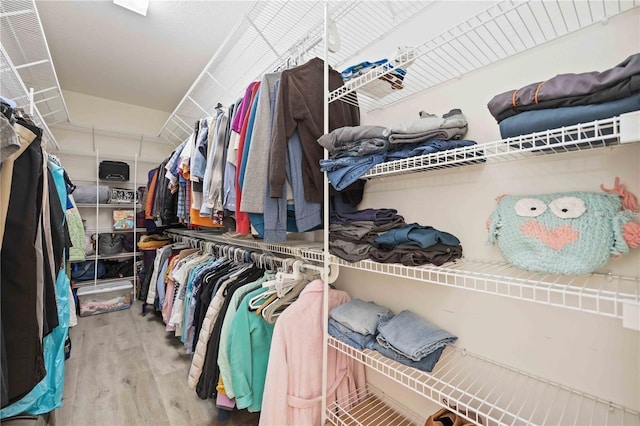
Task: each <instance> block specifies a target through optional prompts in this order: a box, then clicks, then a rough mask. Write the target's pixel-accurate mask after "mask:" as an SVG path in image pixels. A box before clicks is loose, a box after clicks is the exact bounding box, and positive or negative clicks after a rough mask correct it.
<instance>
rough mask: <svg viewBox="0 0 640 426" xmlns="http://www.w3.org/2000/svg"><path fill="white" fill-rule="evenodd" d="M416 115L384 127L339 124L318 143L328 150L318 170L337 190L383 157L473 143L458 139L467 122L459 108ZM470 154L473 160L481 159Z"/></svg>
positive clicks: (389, 159) (423, 152) (464, 130)
mask: <svg viewBox="0 0 640 426" xmlns="http://www.w3.org/2000/svg"><path fill="white" fill-rule="evenodd" d="M419 116H420V118H419V119H418V120H416V121H412V122H407V123H399V124H395V125H393V126H391V127H388V128H387V127H382V126H371V125H365V126H352V127H340V128H337V129H335V130H333V131H332V132H330V133H327V134H325V135H322V136H321V137H320V138H319V139H318V144H320V145H321V146H322V147H323V148H325V149H327V150H328V151H329V159H327V160H324V159H323V160H320V170H321V171H323V172H325V171H326V172H327V174H328V176H329V181H330V182H331V185H333V187H334V188H335V189H337V190H339V191H340V190H343V189H344V188H346V187H347V186H349V185H350V184H352V183H353V182H355V181H357V180H358V179H360V177H362V176H363V175H364V174H365V173H367V172H368V171H369V170H371V168H373V167H374V166H376V165H377V164H380V163H383V162H385V161H391V160H397V159H402V158H409V157H414V156H418V155H425V154H431V153H434V152H438V151H445V150H450V149H455V148H461V147H466V146H471V145H476V142H474V141H470V140H463V139H462V138H463V137H464V136H465V135H466V133H467V129H468V125H467V120H466V118H465V116H464V115H463V114H462V111H461V110H460V109H452V110H451V111H449V112H448V113H446V114H444V115H443V116H442V117H438V116H436V115H434V114H429V113H427V112H424V111H421V112H420V113H419ZM468 157H469V156H465V159H466V158H468ZM471 157H472V158H471V159H472V161H473V162H477V161H482V159H479V160H478V158H477V157H475V156H474V155H471Z"/></svg>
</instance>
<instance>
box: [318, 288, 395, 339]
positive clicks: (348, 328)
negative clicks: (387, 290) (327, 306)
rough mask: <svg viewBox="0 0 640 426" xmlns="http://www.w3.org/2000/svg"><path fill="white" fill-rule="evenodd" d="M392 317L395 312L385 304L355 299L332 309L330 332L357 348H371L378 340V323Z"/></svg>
mask: <svg viewBox="0 0 640 426" xmlns="http://www.w3.org/2000/svg"><path fill="white" fill-rule="evenodd" d="M392 317H393V313H392V312H391V311H390V310H389V309H387V308H385V307H384V306H380V305H377V304H375V303H373V302H365V301H364V300H360V299H353V300H351V301H349V302H348V303H345V304H343V305H340V306H336V307H335V308H333V309H332V310H331V312H330V314H329V334H330V335H331V336H333V337H335V338H336V339H338V340H341V341H343V342H345V343H346V344H348V345H349V346H352V347H354V348H356V349H371V348H373V346H374V344H375V342H376V335H377V333H378V324H380V323H381V322H386V321H389V320H390V319H391V318H392Z"/></svg>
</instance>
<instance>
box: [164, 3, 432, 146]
mask: <svg viewBox="0 0 640 426" xmlns="http://www.w3.org/2000/svg"><path fill="white" fill-rule="evenodd" d="M324 3H325V2H323V1H304V2H301V1H297V0H286V1H279V2H263V1H256V2H254V3H253V5H252V6H251V7H250V8H249V9H248V11H247V12H246V14H245V16H244V17H243V19H241V21H240V22H239V23H238V24H237V25H236V27H235V28H234V29H233V30H232V31H231V32H230V33H229V35H228V36H227V38H226V40H225V41H224V42H223V43H222V45H221V46H220V47H219V48H218V50H217V51H216V52H215V54H214V55H213V57H212V58H211V60H210V61H209V63H208V64H207V65H206V66H205V68H204V69H203V70H202V72H201V73H200V75H199V76H198V78H197V79H196V80H195V82H194V83H193V84H192V86H191V88H190V89H189V90H188V91H187V93H186V94H185V96H184V97H183V99H182V100H181V101H180V103H179V104H178V106H177V107H176V108H175V109H174V111H173V112H172V114H171V115H170V117H169V119H168V120H167V121H166V122H165V124H164V126H163V127H162V129H161V131H160V134H159V136H160V137H162V138H164V139H167V140H169V141H173V142H175V143H181V142H182V141H183V140H185V138H187V137H188V136H189V135H190V134H191V133H192V132H193V123H195V122H196V121H197V120H199V119H201V118H204V117H206V116H209V115H211V114H213V112H214V108H215V106H216V104H217V103H218V102H221V103H222V104H223V105H225V106H227V105H229V104H230V103H231V102H233V101H235V99H236V98H237V97H240V96H241V95H242V94H243V91H244V89H245V88H246V87H247V85H248V84H249V83H250V82H251V81H252V80H254V79H260V78H261V77H262V75H263V74H265V73H268V72H274V71H276V70H277V69H285V68H288V67H292V66H295V65H300V64H301V63H302V62H303V61H306V60H307V59H309V58H311V57H313V56H318V57H323V55H324V46H323V39H322V37H323V31H324ZM431 3H432V2H431V1H421V2H416V1H394V2H371V1H367V0H357V1H349V2H331V4H330V13H331V17H332V19H333V20H334V21H335V23H336V29H337V34H338V35H339V37H340V48H339V50H337V51H336V52H335V53H331V54H330V64H331V65H332V66H333V67H334V68H335V69H336V70H338V71H340V70H342V68H344V67H347V66H349V65H353V64H352V63H351V62H350V61H353V60H354V57H356V56H357V55H358V54H359V53H361V51H362V49H363V48H365V47H366V46H368V45H371V44H373V43H375V42H379V41H380V40H381V39H383V38H384V37H386V36H387V35H388V34H390V33H391V32H392V31H393V30H394V29H396V28H398V27H401V26H403V25H404V24H405V23H406V22H408V21H410V20H412V19H416V18H418V17H419V16H420V15H421V13H422V12H424V11H425V10H427V9H428V8H429V6H430V5H431ZM363 16H366V17H367V18H366V23H363V22H362V17H363ZM357 23H360V26H359V27H358V28H357V31H358V32H357V36H354V34H353V31H354V30H356V28H354V27H353V25H355V24H357ZM229 70H233V71H234V72H229Z"/></svg>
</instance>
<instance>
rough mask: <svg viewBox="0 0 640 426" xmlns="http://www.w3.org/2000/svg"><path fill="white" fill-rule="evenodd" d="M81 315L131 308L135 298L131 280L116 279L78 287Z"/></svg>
mask: <svg viewBox="0 0 640 426" xmlns="http://www.w3.org/2000/svg"><path fill="white" fill-rule="evenodd" d="M77 294H78V304H79V305H80V316H81V317H86V316H89V315H96V314H102V313H105V312H113V311H119V310H121V309H129V308H130V307H131V301H132V300H133V284H132V283H131V281H115V282H111V283H104V284H98V285H96V286H92V287H81V288H79V289H78V292H77Z"/></svg>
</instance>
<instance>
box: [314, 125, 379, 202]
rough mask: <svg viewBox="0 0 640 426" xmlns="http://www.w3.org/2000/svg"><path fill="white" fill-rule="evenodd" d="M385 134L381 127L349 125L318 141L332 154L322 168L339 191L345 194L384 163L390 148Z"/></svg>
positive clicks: (321, 165) (321, 161) (323, 161)
mask: <svg viewBox="0 0 640 426" xmlns="http://www.w3.org/2000/svg"><path fill="white" fill-rule="evenodd" d="M385 131H386V129H385V128H384V127H381V126H353V127H351V126H347V127H340V128H338V129H335V130H333V131H332V132H331V133H328V134H326V135H323V136H321V137H320V138H319V139H318V143H319V144H320V145H321V146H322V147H323V148H326V149H327V150H328V151H329V159H328V160H320V169H321V170H322V171H323V172H324V171H326V172H328V175H329V180H330V181H331V184H332V185H333V187H334V188H335V189H337V190H338V191H341V190H342V189H344V188H346V187H347V186H349V185H350V184H352V183H353V182H355V181H357V180H358V179H359V178H360V177H361V176H362V175H364V174H365V173H366V172H367V171H368V170H369V169H371V168H372V167H373V166H375V165H376V164H379V163H382V162H383V161H384V153H385V152H387V150H388V149H389V139H387V137H386V136H384V133H385Z"/></svg>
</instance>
